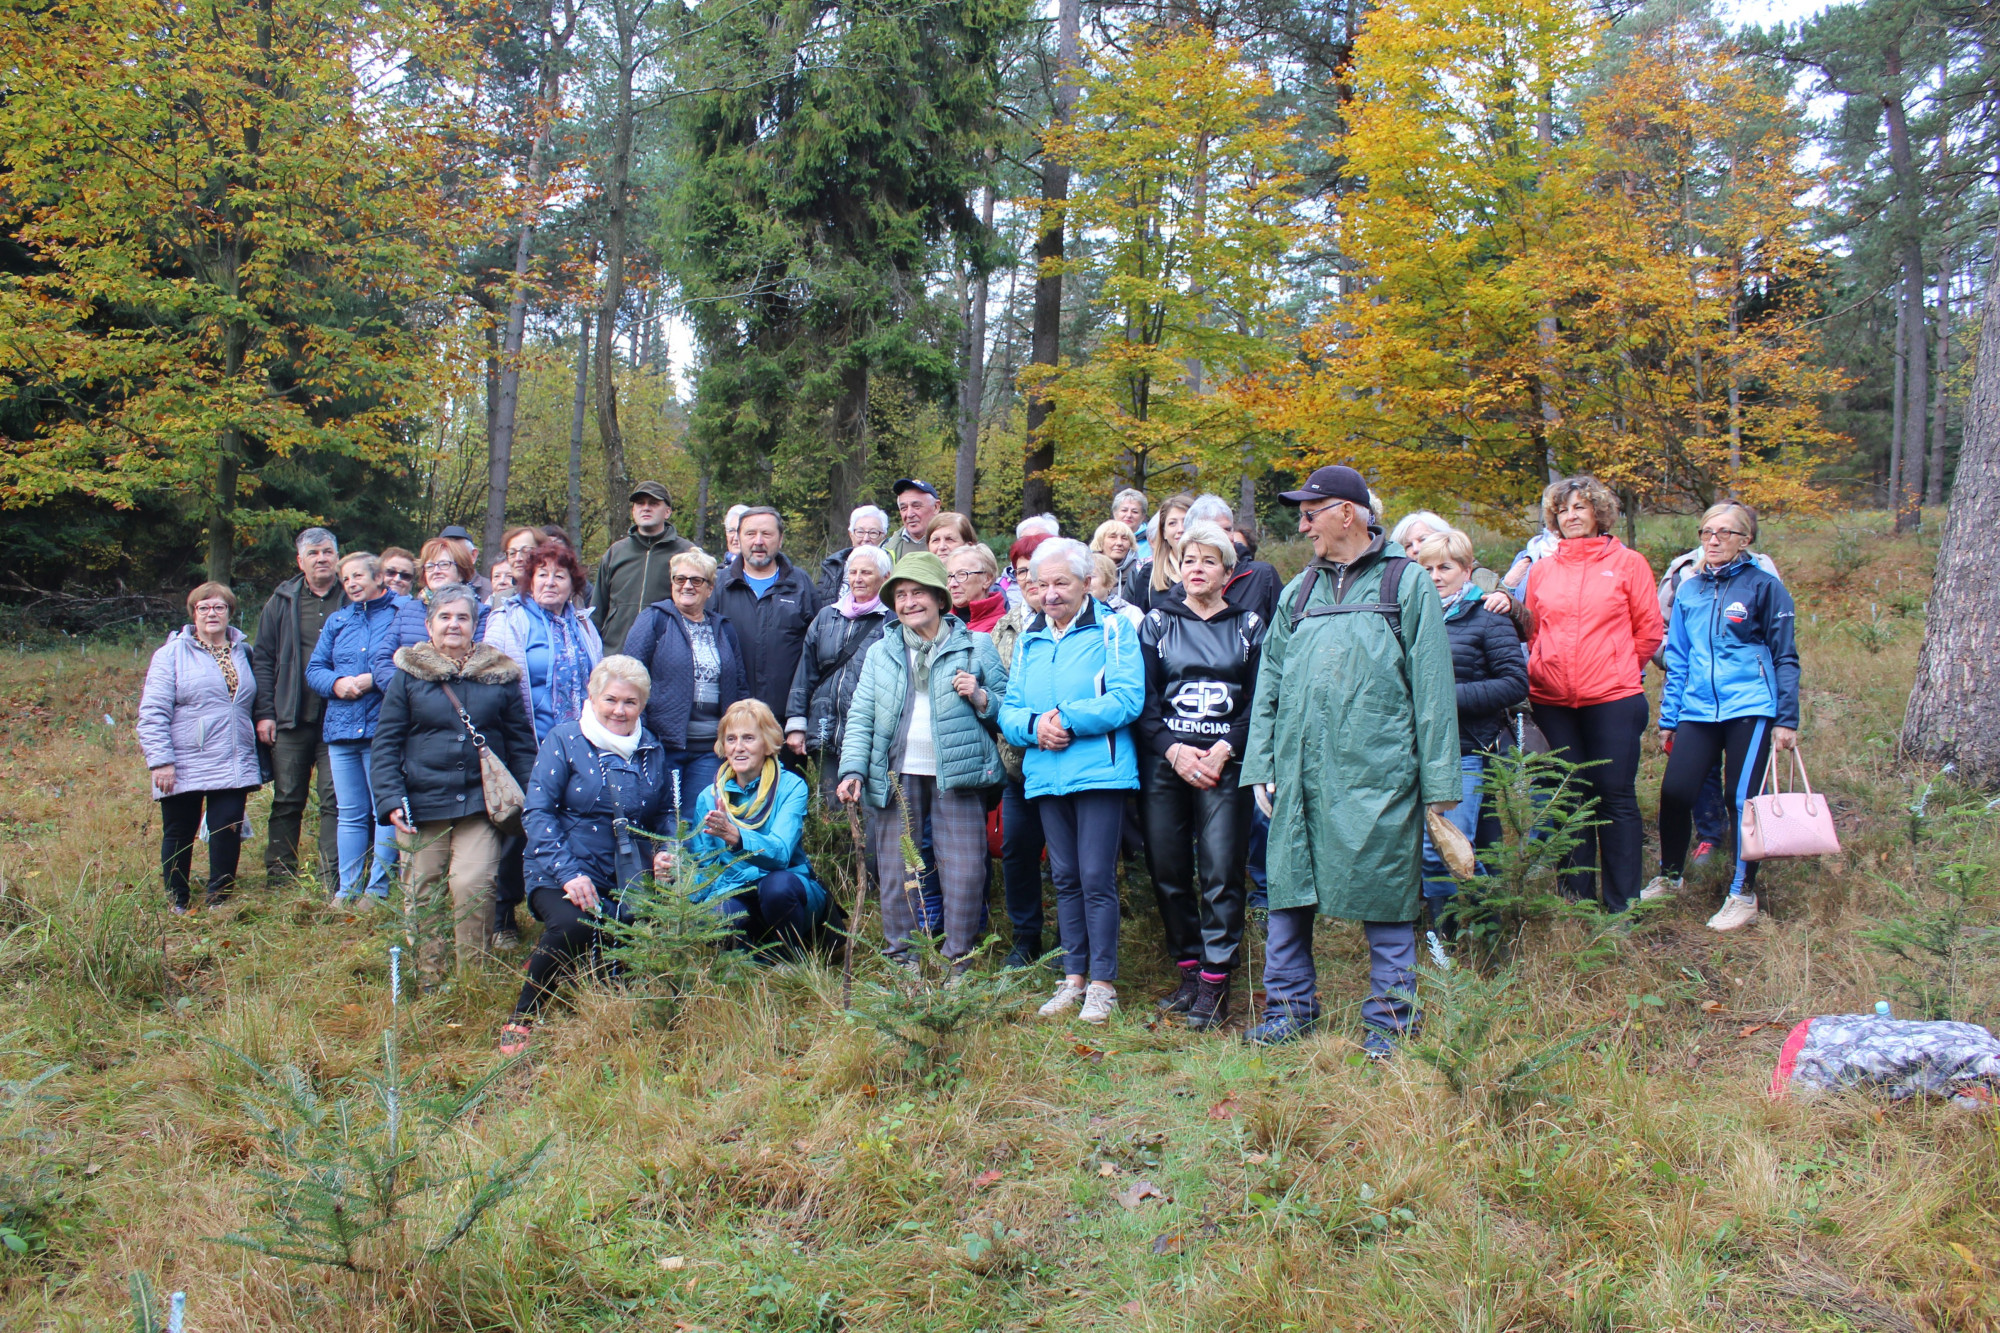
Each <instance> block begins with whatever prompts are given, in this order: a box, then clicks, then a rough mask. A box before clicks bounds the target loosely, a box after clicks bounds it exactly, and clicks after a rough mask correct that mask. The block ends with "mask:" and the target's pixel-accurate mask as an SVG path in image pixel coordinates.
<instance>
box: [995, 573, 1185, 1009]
mask: <svg viewBox="0 0 2000 1333" xmlns="http://www.w3.org/2000/svg"><path fill="white" fill-rule="evenodd" d="M1176 542H1178V534H1176ZM1030 564H1031V565H1032V567H1033V573H1034V576H1035V579H1036V581H1037V582H1038V584H1039V585H1040V586H1039V589H1038V591H1039V593H1040V600H1041V607H1042V614H1041V615H1040V616H1038V617H1036V618H1035V620H1034V621H1033V622H1031V623H1030V625H1029V626H1028V629H1027V632H1026V633H1024V634H1022V635H1021V641H1020V644H1019V646H1018V647H1017V648H1016V649H1015V659H1014V671H1013V672H1012V674H1011V675H1010V676H1009V677H1008V680H1009V684H1008V688H1007V700H1006V702H1005V703H1004V704H1002V705H1001V707H1000V729H1001V731H1002V733H1003V734H1005V736H1006V737H1007V739H1008V740H1009V741H1011V742H1013V743H1014V744H1015V745H1018V746H1020V747H1022V749H1023V750H1024V751H1025V753H1024V755H1023V757H1022V761H1021V762H1022V772H1023V775H1024V777H1025V779H1026V783H1025V790H1026V795H1027V798H1028V799H1029V800H1030V801H1034V802H1035V803H1036V804H1037V806H1038V810H1039V813H1040V815H1041V820H1042V836H1043V837H1044V838H1046V839H1047V840H1048V855H1049V874H1050V877H1051V878H1052V879H1054V880H1055V886H1056V920H1057V924H1058V926H1059V928H1060V929H1061V932H1062V947H1063V980H1062V984H1061V985H1059V986H1057V987H1056V992H1055V994H1054V995H1053V996H1051V997H1050V999H1049V1001H1048V1002H1047V1003H1046V1004H1044V1005H1043V1006H1042V1008H1041V1014H1042V1016H1043V1017H1044V1018H1054V1017H1056V1016H1058V1015H1061V1014H1063V1013H1066V1012H1068V1011H1069V1010H1070V1009H1072V1008H1074V1007H1075V1006H1076V1004H1077V1002H1078V1001H1079V1000H1080V1001H1082V1002H1083V1010H1082V1012H1081V1013H1080V1014H1079V1015H1078V1017H1079V1018H1081V1019H1083V1021H1085V1022H1087V1023H1102V1022H1104V1021H1106V1020H1107V1019H1108V1018H1110V1016H1111V1011H1112V1009H1113V1008H1115V1007H1116V1006H1117V1004H1118V990H1117V986H1116V984H1115V983H1116V982H1117V979H1118V877H1117V876H1118V850H1119V844H1120V842H1121V840H1122V834H1123V826H1124V819H1125V798H1126V795H1127V794H1128V793H1129V792H1132V791H1134V790H1136V789H1137V788H1138V786H1139V763H1138V757H1137V755H1136V753H1135V752H1134V750H1133V748H1132V737H1131V733H1130V728H1131V725H1132V723H1133V722H1134V721H1136V720H1137V718H1138V716H1139V712H1140V710H1141V709H1142V708H1143V707H1144V705H1145V702H1146V672H1145V663H1144V659H1143V658H1142V657H1141V655H1140V653H1139V643H1138V634H1137V632H1136V631H1134V630H1133V628H1132V626H1131V624H1130V623H1129V622H1128V621H1126V620H1125V618H1124V617H1123V616H1119V615H1116V614H1114V613H1113V612H1112V611H1111V610H1110V609H1109V608H1107V607H1106V606H1104V605H1103V604H1102V603H1100V602H1096V601H1093V600H1091V597H1090V593H1089V587H1090V576H1091V572H1092V568H1091V558H1090V551H1089V550H1088V549H1087V548H1086V547H1085V546H1084V544H1083V543H1082V542H1079V541H1071V540H1068V539H1067V538H1057V539H1055V540H1053V541H1049V542H1044V543H1043V544H1042V545H1041V546H1038V547H1036V548H1035V553H1034V555H1033V556H1032V557H1031V558H1030Z"/></svg>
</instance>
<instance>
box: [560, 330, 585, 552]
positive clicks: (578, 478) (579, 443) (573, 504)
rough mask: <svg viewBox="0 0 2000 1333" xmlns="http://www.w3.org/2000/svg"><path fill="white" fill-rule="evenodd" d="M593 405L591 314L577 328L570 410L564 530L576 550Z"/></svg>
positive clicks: (579, 543) (580, 542)
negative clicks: (586, 416) (586, 417)
mask: <svg viewBox="0 0 2000 1333" xmlns="http://www.w3.org/2000/svg"><path fill="white" fill-rule="evenodd" d="M589 401H590V311H588V310H585V311H584V312H583V314H582V315H581V316H580V317H579V318H578V320H577V324H576V396H575V397H574V398H573V399H571V401H570V407H569V512H568V514H566V515H565V516H564V517H565V522H564V524H563V527H564V529H565V530H566V531H568V533H569V544H570V546H571V548H573V549H574V550H578V551H581V550H582V549H583V413H584V409H585V408H586V407H587V406H588V405H589Z"/></svg>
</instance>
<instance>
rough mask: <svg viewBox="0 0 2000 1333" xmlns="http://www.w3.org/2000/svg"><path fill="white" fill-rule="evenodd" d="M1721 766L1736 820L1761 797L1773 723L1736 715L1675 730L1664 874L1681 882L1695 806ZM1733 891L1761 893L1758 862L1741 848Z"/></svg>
mask: <svg viewBox="0 0 2000 1333" xmlns="http://www.w3.org/2000/svg"><path fill="white" fill-rule="evenodd" d="M1718 758H1720V759H1721V760H1722V761H1723V766H1722V790H1723V791H1724V793H1726V796H1727V800H1728V806H1727V809H1728V810H1729V812H1730V813H1731V815H1732V816H1734V818H1732V819H1731V820H1730V828H1731V831H1732V833H1733V832H1734V830H1735V828H1736V825H1737V821H1739V820H1741V819H1742V818H1743V802H1745V801H1747V800H1749V799H1750V798H1751V797H1752V796H1754V795H1756V793H1757V788H1758V786H1759V785H1760V784H1761V783H1762V782H1763V781H1764V768H1765V765H1766V764H1768V763H1769V762H1770V758H1771V719H1770V718H1768V717H1737V718H1731V719H1730V720H1729V721H1727V722H1683V723H1681V724H1680V726H1678V727H1676V728H1675V729H1674V752H1673V753H1672V754H1670V755H1668V756H1667V774H1666V776H1665V777H1663V778H1661V779H1660V873H1661V874H1663V875H1671V876H1674V877H1675V878H1679V877H1680V874H1681V871H1682V870H1683V869H1684V868H1685V867H1686V866H1687V854H1688V837H1689V835H1690V834H1691V833H1692V832H1693V830H1694V808H1695V803H1696V801H1698V800H1699V799H1700V798H1701V795H1702V792H1703V790H1704V787H1705V785H1706V783H1707V781H1708V776H1709V774H1711V773H1713V772H1714V771H1715V761H1716V760H1717V759H1718ZM1737 853H1738V854H1737V858H1736V867H1735V873H1734V875H1733V876H1732V877H1731V880H1730V884H1729V891H1730V892H1731V893H1755V892H1756V891H1757V864H1758V863H1757V862H1755V861H1745V860H1744V859H1743V857H1742V848H1741V847H1738V848H1737Z"/></svg>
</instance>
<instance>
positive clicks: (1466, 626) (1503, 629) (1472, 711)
mask: <svg viewBox="0 0 2000 1333" xmlns="http://www.w3.org/2000/svg"><path fill="white" fill-rule="evenodd" d="M1485 596H1486V594H1485V593H1483V592H1481V591H1480V589H1479V586H1478V585H1477V584H1475V583H1470V582H1468V583H1467V584H1466V585H1465V587H1464V589H1463V590H1462V591H1461V592H1460V593H1459V595H1458V597H1457V598H1456V599H1454V600H1453V601H1452V603H1451V605H1449V606H1447V607H1445V609H1444V632H1445V637H1446V638H1448V639H1450V640H1451V675H1452V681H1453V684H1454V687H1455V689H1456V691H1457V695H1458V752H1459V754H1461V755H1468V754H1477V753H1479V752H1480V751H1482V750H1493V749H1497V748H1499V746H1500V741H1501V740H1502V738H1504V737H1505V736H1506V734H1507V710H1508V709H1510V708H1512V707H1513V706H1514V705H1515V704H1517V703H1520V702H1521V701H1522V700H1524V699H1526V698H1527V697H1528V657H1527V654H1526V653H1524V652H1522V651H1521V636H1520V635H1519V634H1518V633H1516V632H1515V629H1514V622H1513V621H1512V620H1511V619H1509V618H1508V617H1506V616H1503V615H1500V614H1498V613H1497V612H1493V611H1488V610H1487V609H1486V607H1485V606H1484V605H1483V604H1482V601H1481V599H1482V598H1484V597H1485Z"/></svg>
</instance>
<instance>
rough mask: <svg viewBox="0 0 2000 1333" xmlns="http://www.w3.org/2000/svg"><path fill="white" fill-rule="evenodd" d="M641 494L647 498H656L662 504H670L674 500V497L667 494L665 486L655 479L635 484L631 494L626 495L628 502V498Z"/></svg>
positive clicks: (635, 497) (634, 497)
mask: <svg viewBox="0 0 2000 1333" xmlns="http://www.w3.org/2000/svg"><path fill="white" fill-rule="evenodd" d="M642 495H643V496H645V497H646V498H647V499H648V500H658V501H659V502H660V503H661V504H663V505H672V504H673V502H674V497H673V496H671V495H668V494H667V488H666V486H665V485H664V484H663V483H661V482H657V481H642V482H640V483H639V484H638V485H637V486H634V487H633V488H632V494H631V495H630V496H629V497H628V503H629V501H630V500H636V499H638V498H639V497H640V496H642Z"/></svg>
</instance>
